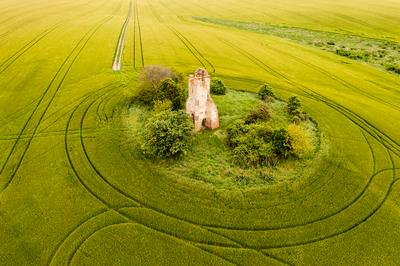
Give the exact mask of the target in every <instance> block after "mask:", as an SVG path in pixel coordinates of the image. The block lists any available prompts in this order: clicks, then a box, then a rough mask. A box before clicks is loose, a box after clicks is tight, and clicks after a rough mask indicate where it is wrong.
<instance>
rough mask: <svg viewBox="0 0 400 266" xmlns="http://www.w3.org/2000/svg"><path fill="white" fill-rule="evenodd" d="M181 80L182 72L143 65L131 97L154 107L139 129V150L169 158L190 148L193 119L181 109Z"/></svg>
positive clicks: (182, 97)
mask: <svg viewBox="0 0 400 266" xmlns="http://www.w3.org/2000/svg"><path fill="white" fill-rule="evenodd" d="M181 82H182V75H181V74H179V73H177V72H175V71H173V70H171V69H170V68H166V67H162V66H150V67H145V68H144V69H143V70H142V72H141V73H140V75H139V89H138V92H137V94H136V96H135V97H134V99H133V100H134V102H137V103H140V104H143V105H146V106H149V107H151V108H152V109H153V112H152V113H151V114H152V115H151V117H150V118H149V119H148V120H147V121H145V122H144V125H143V128H142V129H141V136H142V150H143V152H144V153H145V154H147V155H150V156H156V157H164V158H170V157H176V156H179V155H182V154H185V153H186V152H187V151H188V150H189V148H190V145H191V135H192V131H193V123H192V121H191V120H190V118H189V117H188V115H187V114H186V113H185V112H184V111H181V109H182V108H183V106H184V103H185V91H184V89H183V88H182V86H181Z"/></svg>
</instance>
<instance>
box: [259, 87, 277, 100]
mask: <svg viewBox="0 0 400 266" xmlns="http://www.w3.org/2000/svg"><path fill="white" fill-rule="evenodd" d="M258 96H260V98H261V100H263V101H266V100H269V99H270V98H274V97H275V95H274V92H273V91H272V88H271V87H270V86H269V85H268V84H263V85H261V86H260V88H259V89H258Z"/></svg>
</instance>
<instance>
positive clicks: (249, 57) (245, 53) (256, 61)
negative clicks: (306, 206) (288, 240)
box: [207, 44, 395, 248]
mask: <svg viewBox="0 0 400 266" xmlns="http://www.w3.org/2000/svg"><path fill="white" fill-rule="evenodd" d="M228 45H229V46H231V47H233V48H235V50H239V49H240V48H237V47H234V46H233V45H232V44H228ZM239 51H240V53H242V54H243V55H245V56H246V57H247V58H248V59H250V60H251V61H252V62H253V63H256V64H257V65H259V63H261V64H262V66H263V67H262V68H263V69H264V67H265V68H266V69H267V70H269V71H272V72H273V73H274V74H275V75H276V76H278V77H280V78H284V79H285V80H287V81H289V82H290V84H292V85H293V82H292V81H291V80H289V79H288V78H286V77H285V76H284V75H282V74H281V73H279V72H277V71H275V70H273V69H272V68H270V67H269V66H267V65H266V64H265V63H263V62H262V61H261V60H259V59H257V58H255V57H252V56H249V54H248V53H247V52H245V51H243V50H241V49H240V50H239ZM266 69H264V70H266ZM295 85H297V86H296V87H299V84H295ZM301 87H303V88H304V86H303V85H301ZM307 89H308V90H311V89H309V88H307ZM305 92H306V93H307V91H305ZM307 94H310V93H307ZM312 96H313V95H309V97H310V98H313V99H315V100H318V101H321V99H320V98H318V97H315V96H314V97H312ZM325 104H327V105H328V106H330V107H332V105H330V104H329V103H326V102H325ZM334 109H335V110H336V111H339V112H340V113H342V114H343V115H345V116H346V117H347V118H349V117H348V115H346V114H345V113H344V112H343V111H342V110H340V109H337V108H334ZM347 112H349V111H348V110H347ZM353 114H354V113H353ZM356 116H357V117H358V115H356ZM361 119H362V118H361ZM350 120H351V122H353V123H354V124H356V125H357V126H359V124H357V123H356V122H355V121H354V120H352V119H350ZM361 128H362V127H361ZM362 129H364V131H365V132H366V133H368V134H370V135H371V136H372V137H374V138H375V139H377V141H378V142H380V143H381V144H382V145H384V146H385V143H383V142H382V141H380V139H379V138H376V136H375V135H374V133H371V132H370V131H368V130H366V129H365V128H362ZM379 133H380V132H379ZM366 140H367V139H366ZM367 142H368V141H367ZM385 147H386V146H385ZM372 152H373V151H372ZM373 158H375V157H373ZM388 170H391V171H393V173H394V171H395V167H394V165H393V161H392V168H390V169H384V170H382V171H388ZM382 171H378V172H377V173H375V174H374V175H373V176H372V177H371V178H370V180H369V182H368V185H367V186H366V187H365V188H364V190H363V192H362V194H364V193H365V191H366V189H367V188H368V186H369V185H370V184H371V182H372V180H373V177H374V176H376V175H377V174H379V173H381V172H382ZM393 179H394V177H393ZM394 184H395V181H392V183H391V184H390V186H389V189H388V191H387V192H386V194H385V197H384V199H383V201H382V202H381V203H380V204H379V205H378V207H377V208H376V209H374V210H373V211H372V213H371V214H370V215H368V216H367V217H366V218H365V219H363V220H362V221H361V222H358V223H356V224H355V226H352V227H350V228H349V229H348V230H345V231H344V232H339V233H338V234H335V235H334V236H337V235H339V234H343V233H345V232H348V231H350V230H352V229H354V228H355V227H357V226H358V225H360V224H362V223H364V222H365V221H367V220H368V219H369V218H370V217H371V216H372V215H373V214H375V213H376V212H377V211H378V210H379V209H380V207H381V206H382V205H383V204H384V202H385V201H386V199H387V197H388V196H389V193H390V191H391V190H392V188H393V185H394ZM362 194H360V195H359V196H357V198H356V199H354V200H353V202H356V201H357V199H358V198H360V197H361V196H362ZM348 207H349V206H347V207H346V209H347V208H348ZM332 216H334V215H332ZM305 225H307V224H305ZM300 226H302V225H300ZM207 227H209V228H223V229H228V230H229V229H232V230H243V229H240V228H231V227H213V226H207ZM293 227H297V226H293ZM280 229H281V228H273V230H280ZM283 229H284V228H283ZM244 230H245V231H253V230H252V229H250V228H247V229H244ZM266 230H269V229H267V228H266V229H261V230H258V231H266ZM256 231H257V230H256ZM323 239H324V238H319V239H317V240H312V242H317V241H321V240H323ZM312 242H311V243H312ZM307 243H308V242H307ZM282 247H283V246H282ZM269 248H272V247H269Z"/></svg>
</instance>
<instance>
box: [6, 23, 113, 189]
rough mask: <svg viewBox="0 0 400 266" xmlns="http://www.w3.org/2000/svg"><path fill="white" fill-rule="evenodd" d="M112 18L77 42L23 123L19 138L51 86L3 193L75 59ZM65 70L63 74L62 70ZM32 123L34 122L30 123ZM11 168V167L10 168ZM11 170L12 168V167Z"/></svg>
mask: <svg viewBox="0 0 400 266" xmlns="http://www.w3.org/2000/svg"><path fill="white" fill-rule="evenodd" d="M112 17H113V16H109V17H107V18H105V19H102V20H101V21H100V23H98V24H96V25H95V26H94V27H92V28H90V29H89V31H87V32H86V34H85V35H84V36H83V37H82V38H81V39H80V40H79V42H78V43H77V44H76V46H75V47H74V48H73V50H72V51H71V52H70V54H69V55H68V56H67V58H66V59H65V60H64V62H63V63H62V64H61V67H60V68H59V69H58V71H57V72H56V74H55V75H54V77H53V79H52V80H51V82H50V84H49V85H48V87H47V88H46V90H45V91H44V93H43V94H42V97H41V99H40V100H39V102H38V104H37V105H36V106H35V108H34V110H33V112H32V113H31V115H30V117H29V118H28V120H27V122H26V123H25V125H24V127H23V128H22V130H21V132H20V134H19V136H22V135H23V134H26V133H24V132H25V131H26V130H27V128H28V127H29V124H30V122H31V121H32V118H33V117H34V115H35V114H37V111H38V109H39V107H40V105H41V103H42V102H43V101H44V100H45V97H46V96H47V95H48V94H49V92H50V91H51V89H52V87H53V85H54V87H55V88H54V91H53V92H52V95H50V96H49V97H50V99H49V100H48V102H47V104H46V105H45V107H44V110H43V112H42V113H41V114H38V116H39V119H38V121H37V123H36V124H33V125H32V126H33V132H32V133H31V138H30V139H29V140H28V142H27V143H26V144H25V145H24V146H25V147H24V148H23V152H22V154H21V156H20V158H19V159H17V160H16V161H17V162H18V163H17V165H16V166H15V168H14V169H11V171H10V172H11V173H10V177H9V179H8V180H7V181H6V184H5V186H4V187H3V188H2V190H1V191H0V193H1V192H3V191H4V190H5V189H7V188H8V186H9V185H10V184H11V182H12V180H13V179H14V177H15V175H16V173H17V171H18V169H19V167H20V166H21V164H22V161H23V159H24V157H25V154H26V152H27V150H28V149H29V146H30V144H31V142H32V139H33V137H34V135H35V134H36V131H37V129H38V127H39V126H40V123H41V121H42V120H43V118H44V116H45V115H46V113H47V111H48V109H49V107H50V105H51V103H52V102H53V100H54V98H55V97H56V95H57V93H58V91H59V90H60V88H61V86H62V85H63V83H64V81H65V79H66V77H67V75H68V73H69V72H70V70H71V68H72V66H73V64H74V63H75V61H76V60H77V58H78V57H79V55H80V54H81V52H82V51H83V50H84V48H85V47H86V45H87V44H88V42H89V41H90V40H91V39H92V37H93V36H94V35H95V34H96V32H97V31H98V30H99V29H100V28H101V26H103V25H104V24H105V23H106V22H108V21H109V20H111V18H112ZM70 59H71V62H70V63H69V64H68V61H69V60H70ZM64 68H66V69H65V71H64V73H63V74H62V72H63V69H64ZM60 75H61V80H60V81H59V83H58V84H56V80H57V78H59V76H60ZM32 123H34V122H32ZM19 143H20V139H18V140H17V141H16V142H15V143H14V145H13V147H12V149H11V151H10V152H9V154H8V156H7V159H6V161H5V163H4V164H3V166H2V168H1V170H0V175H1V174H2V173H3V172H4V171H5V169H6V166H7V164H8V162H9V161H10V159H11V157H12V155H13V154H14V151H15V150H16V148H17V146H18V144H19ZM11 167H12V166H11ZM12 168H13V167H12Z"/></svg>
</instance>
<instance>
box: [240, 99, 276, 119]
mask: <svg viewBox="0 0 400 266" xmlns="http://www.w3.org/2000/svg"><path fill="white" fill-rule="evenodd" d="M270 118H271V111H270V109H269V107H268V105H266V104H265V103H262V104H260V105H259V106H258V107H257V109H255V110H254V111H251V112H250V113H249V114H247V116H246V118H245V121H244V123H245V124H254V123H257V122H260V121H267V120H269V119H270Z"/></svg>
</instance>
